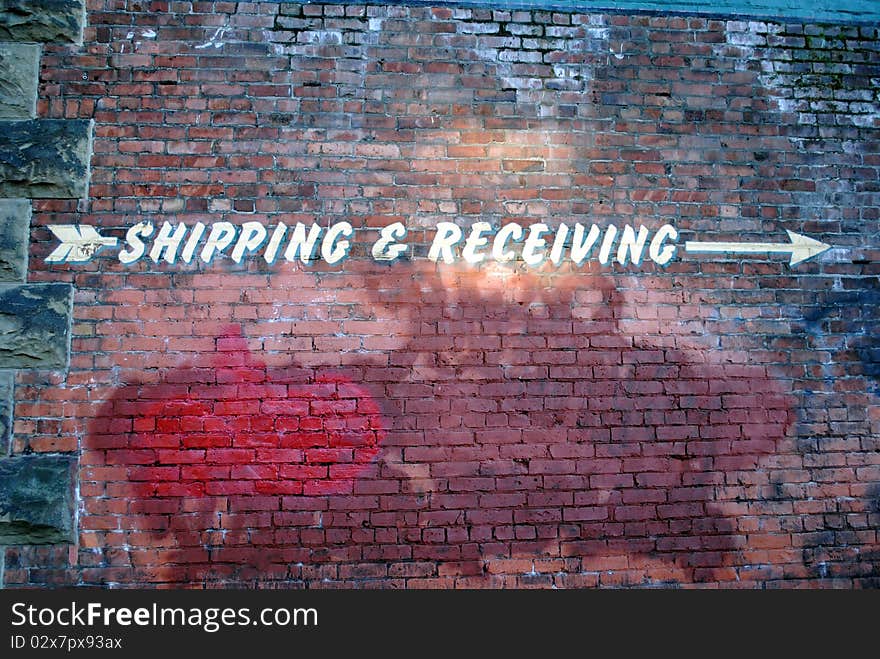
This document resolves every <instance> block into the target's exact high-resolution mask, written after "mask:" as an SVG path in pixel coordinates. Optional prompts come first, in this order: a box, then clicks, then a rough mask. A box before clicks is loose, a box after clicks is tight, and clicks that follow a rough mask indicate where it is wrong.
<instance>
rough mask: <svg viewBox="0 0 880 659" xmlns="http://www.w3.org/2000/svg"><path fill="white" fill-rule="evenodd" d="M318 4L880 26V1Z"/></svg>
mask: <svg viewBox="0 0 880 659" xmlns="http://www.w3.org/2000/svg"><path fill="white" fill-rule="evenodd" d="M314 4H371V5H382V4H391V5H419V6H432V7H470V8H481V9H499V10H505V9H512V10H517V9H522V10H533V11H542V10H544V11H563V12H573V13H577V12H581V13H613V14H654V15H666V16H670V15H674V16H700V17H711V18H722V19H737V18H743V19H760V20H767V21H774V22H777V23H784V22H792V21H794V22H798V23H847V24H859V25H872V26H880V0H704V1H698V0H660V1H658V2H644V1H643V0H452V1H451V2H444V1H443V0H433V1H432V0H386V1H385V2H381V1H380V2H375V1H374V2H359V1H358V0H324V1H323V2H316V3H314Z"/></svg>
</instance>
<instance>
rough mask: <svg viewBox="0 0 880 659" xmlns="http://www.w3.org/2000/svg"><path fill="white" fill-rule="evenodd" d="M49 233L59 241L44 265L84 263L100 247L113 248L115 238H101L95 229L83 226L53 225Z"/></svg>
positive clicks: (115, 241)
mask: <svg viewBox="0 0 880 659" xmlns="http://www.w3.org/2000/svg"><path fill="white" fill-rule="evenodd" d="M49 231H51V232H52V233H53V234H55V237H56V238H57V239H58V240H60V241H61V244H60V245H58V247H56V248H55V249H54V250H53V251H52V253H51V254H49V256H47V257H46V263H65V262H67V263H85V262H86V261H88V260H89V259H91V258H92V257H93V256H94V255H95V254H96V253H97V252H98V250H99V249H101V248H102V247H113V246H115V245H116V243H117V242H118V241H117V239H116V238H111V237H108V236H102V235H101V234H99V233H98V232H97V230H96V229H95V227H90V226H87V225H83V224H55V225H51V226H50V227H49Z"/></svg>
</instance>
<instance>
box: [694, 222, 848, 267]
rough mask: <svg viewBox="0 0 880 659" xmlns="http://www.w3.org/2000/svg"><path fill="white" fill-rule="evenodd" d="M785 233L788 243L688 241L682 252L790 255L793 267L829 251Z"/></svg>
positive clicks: (792, 232) (792, 234) (823, 245)
mask: <svg viewBox="0 0 880 659" xmlns="http://www.w3.org/2000/svg"><path fill="white" fill-rule="evenodd" d="M786 233H787V234H788V238H789V240H790V241H791V242H790V243H724V242H719V243H715V242H699V241H694V240H688V241H687V242H685V244H684V251H686V252H695V253H710V252H711V253H719V252H720V253H723V252H731V253H735V254H768V253H769V254H772V253H782V254H788V253H790V254H791V261H789V265H790V266H795V265H797V264H798V263H803V262H804V261H806V260H807V259H811V258H813V257H814V256H819V254H822V253H823V252H826V251H828V250H829V249H831V245H826V244H825V243H823V242H819V241H818V240H813V239H812V238H808V237H807V236H803V235H801V234H799V233H795V232H794V231H789V230H788V229H786Z"/></svg>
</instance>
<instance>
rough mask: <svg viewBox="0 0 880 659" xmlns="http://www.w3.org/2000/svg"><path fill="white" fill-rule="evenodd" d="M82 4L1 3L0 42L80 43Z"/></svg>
mask: <svg viewBox="0 0 880 659" xmlns="http://www.w3.org/2000/svg"><path fill="white" fill-rule="evenodd" d="M85 22H86V7H85V0H0V40H3V41H43V42H45V41H62V42H68V43H77V44H79V43H82V32H83V26H84V25H85Z"/></svg>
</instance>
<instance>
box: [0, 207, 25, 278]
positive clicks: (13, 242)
mask: <svg viewBox="0 0 880 659" xmlns="http://www.w3.org/2000/svg"><path fill="white" fill-rule="evenodd" d="M30 226H31V202H30V201H28V200H27V199H0V282H2V281H19V282H23V281H25V279H26V278H27V259H28V243H29V242H30V240H29V239H30Z"/></svg>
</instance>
